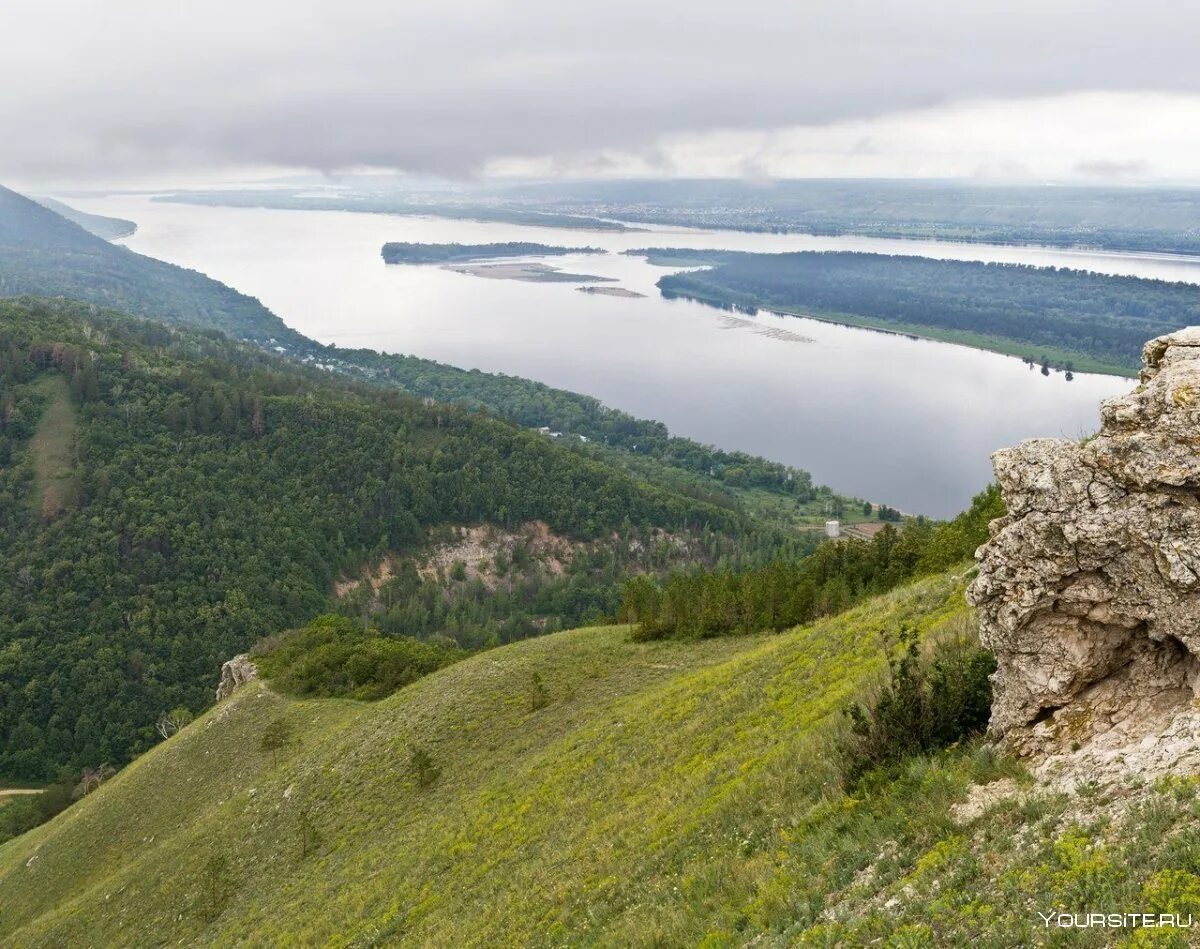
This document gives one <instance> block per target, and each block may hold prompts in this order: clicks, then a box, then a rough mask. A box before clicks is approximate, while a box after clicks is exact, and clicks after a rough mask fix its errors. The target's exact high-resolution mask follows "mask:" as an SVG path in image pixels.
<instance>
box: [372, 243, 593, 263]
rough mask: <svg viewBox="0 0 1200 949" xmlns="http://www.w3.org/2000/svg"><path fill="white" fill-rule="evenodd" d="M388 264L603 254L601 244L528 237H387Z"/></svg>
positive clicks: (384, 248) (385, 251)
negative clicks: (442, 240) (419, 240)
mask: <svg viewBox="0 0 1200 949" xmlns="http://www.w3.org/2000/svg"><path fill="white" fill-rule="evenodd" d="M382 253H383V260H384V263H388V264H443V263H449V262H452V261H465V260H499V259H502V258H504V257H561V256H564V255H566V254H603V253H605V251H604V249H603V248H601V247H557V246H554V245H551V244H534V243H530V242H529V241H507V242H506V243H503V244H412V243H406V242H402V241H389V242H388V243H386V244H384V245H383V251H382Z"/></svg>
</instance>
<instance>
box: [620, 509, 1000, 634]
mask: <svg viewBox="0 0 1200 949" xmlns="http://www.w3.org/2000/svg"><path fill="white" fill-rule="evenodd" d="M1003 514H1004V507H1003V501H1002V500H1001V498H1000V492H999V489H998V488H997V487H996V486H994V485H993V486H992V487H990V488H988V489H987V490H986V491H984V492H982V493H981V494H979V495H977V496H976V497H975V499H974V501H973V502H972V504H971V507H970V508H969V509H968V510H966V511H964V512H963V513H962V514H960V515H959V516H958V517H957V518H955V519H954V520H953V521H950V522H947V523H944V524H931V523H929V522H927V521H923V520H919V521H912V522H910V523H908V524H906V525H905V526H904V527H902V528H896V527H894V526H892V525H891V524H888V525H887V526H886V527H884V528H883V530H881V531H880V532H879V533H878V534H876V535H875V536H874V537H873V538H872V539H871V540H870V541H860V540H840V541H830V542H826V543H825V544H822V545H821V547H820V548H818V549H817V551H816V552H815V553H814V554H812V555H811V556H809V557H806V558H804V559H800V560H777V561H775V562H773V563H770V564H767V565H766V566H763V567H758V568H752V569H747V570H731V569H719V570H709V571H701V570H679V571H674V572H672V573H671V574H670V575H669V576H668V577H667V579H666V580H665V581H664V582H661V583H660V582H658V581H656V580H655V579H654V578H653V577H650V576H639V577H634V578H632V579H630V580H628V581H627V582H626V584H625V588H624V591H623V596H622V601H621V616H622V618H623V619H624V620H626V621H627V622H631V623H634V624H636V630H635V633H634V635H635V637H636V638H638V639H644V640H648V639H673V638H674V639H702V638H706V637H710V636H727V635H731V634H745V633H758V632H763V631H767V630H775V631H779V630H784V629H790V628H791V627H793V626H798V625H801V624H803V623H808V622H812V621H813V620H815V619H817V618H819V617H821V616H828V615H831V614H834V613H838V612H841V611H842V610H844V609H846V608H848V607H849V606H851V605H853V604H854V603H856V602H858V601H859V600H862V599H863V598H865V597H868V596H872V595H874V594H877V593H882V592H884V591H886V590H890V589H892V588H893V587H895V586H897V585H899V584H901V583H904V582H906V581H908V580H911V579H913V578H914V577H918V576H921V575H924V574H929V573H936V572H938V571H940V570H944V569H946V568H947V567H949V566H952V565H953V564H955V563H958V562H960V561H962V560H964V559H966V558H968V557H970V556H971V555H972V554H973V553H974V551H975V549H976V548H977V547H978V546H979V545H980V544H982V543H983V542H984V541H985V540H986V539H987V536H988V523H989V522H990V521H991V520H992V519H994V518H996V517H1000V516H1002V515H1003Z"/></svg>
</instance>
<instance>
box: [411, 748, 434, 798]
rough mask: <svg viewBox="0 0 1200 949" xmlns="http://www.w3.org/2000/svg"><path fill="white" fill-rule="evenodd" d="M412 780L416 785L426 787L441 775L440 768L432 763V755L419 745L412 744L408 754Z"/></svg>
mask: <svg viewBox="0 0 1200 949" xmlns="http://www.w3.org/2000/svg"><path fill="white" fill-rule="evenodd" d="M409 765H410V767H411V768H412V773H413V780H414V781H416V782H417V787H419V788H427V787H429V786H430V785H431V784H433V783H434V782H435V781H436V780H437V779H438V778H440V777H441V776H442V769H441V768H439V767H438V766H437V765H436V764H434V761H433V756H432V755H431V754H430V753H429V752H428V751H426V750H425V749H424V748H422V747H421V746H420V745H414V746H413V747H412V750H411V752H410V755H409Z"/></svg>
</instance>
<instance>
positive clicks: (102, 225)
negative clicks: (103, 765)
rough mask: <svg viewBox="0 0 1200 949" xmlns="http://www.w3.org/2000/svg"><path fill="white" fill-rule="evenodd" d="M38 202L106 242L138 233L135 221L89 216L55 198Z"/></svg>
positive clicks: (40, 199) (39, 199)
mask: <svg viewBox="0 0 1200 949" xmlns="http://www.w3.org/2000/svg"><path fill="white" fill-rule="evenodd" d="M36 200H37V203H38V204H40V205H41V206H42V207H45V208H49V209H50V210H51V211H53V212H54V213H55V214H59V215H61V216H62V217H65V218H66V219H67V220H68V221H71V222H72V223H74V224H78V225H79V226H80V227H82V228H83V229H84V230H85V231H87V232H88V233H89V234H92V235H95V236H96V237H99V238H102V239H103V240H106V241H115V240H118V239H119V238H122V237H129V236H130V235H131V234H133V233H134V232H136V231H137V225H136V224H135V223H134V222H133V221H127V220H125V219H124V218H119V217H105V216H104V215H102V214H88V213H87V212H86V211H79V210H76V209H75V208H73V207H71V206H70V205H69V204H63V203H62V202H61V201H55V200H54V199H53V198H46V197H41V198H37V199H36Z"/></svg>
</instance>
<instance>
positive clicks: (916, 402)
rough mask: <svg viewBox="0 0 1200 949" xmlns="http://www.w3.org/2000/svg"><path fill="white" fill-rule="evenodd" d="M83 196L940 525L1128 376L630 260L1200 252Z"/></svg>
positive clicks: (273, 279)
mask: <svg viewBox="0 0 1200 949" xmlns="http://www.w3.org/2000/svg"><path fill="white" fill-rule="evenodd" d="M72 203H73V204H74V205H76V206H77V207H79V208H81V209H82V210H86V211H92V212H95V213H98V214H107V215H111V216H115V217H123V218H128V219H130V220H133V221H136V222H137V224H138V231H137V233H136V234H135V235H134V236H133V237H131V238H129V239H127V240H126V241H124V243H126V244H127V245H128V246H129V247H131V248H132V249H134V250H136V251H139V252H140V253H143V254H149V255H150V256H153V257H158V258H160V259H162V260H168V261H171V262H172V263H176V264H181V265H183V266H186V267H192V268H195V269H197V270H201V271H203V272H204V273H206V274H209V275H210V276H212V277H215V278H217V279H218V280H222V281H224V282H225V283H228V284H230V285H231V286H233V287H236V288H237V289H238V290H241V291H243V292H245V293H248V294H251V295H253V296H256V297H258V298H259V299H261V300H262V301H263V303H265V304H266V305H267V306H268V307H270V308H271V309H272V310H273V311H274V312H275V313H277V314H279V316H280V317H282V318H283V320H284V321H285V322H286V323H288V324H289V325H290V326H293V327H295V328H296V329H297V330H299V331H300V332H302V333H305V334H306V335H308V336H311V337H314V338H316V339H318V340H321V341H323V342H327V343H337V344H338V345H345V346H365V347H371V348H374V349H380V350H385V351H388V352H402V353H412V354H415V355H418V356H424V357H428V358H431V359H437V360H440V361H442V362H446V363H450V364H452V365H456V366H463V367H466V368H478V369H482V370H487V371H492V372H504V373H509V374H511V375H520V376H527V377H529V378H532V379H538V380H541V381H542V382H545V383H548V384H549V385H552V386H556V387H559V388H563V389H571V390H574V391H576V392H584V393H588V394H589V395H594V396H596V397H598V398H600V399H601V400H603V401H604V402H606V403H608V404H609V405H612V406H616V407H618V408H621V409H624V410H626V411H628V412H631V413H633V414H635V415H638V416H641V417H645V418H655V419H659V420H661V421H663V422H665V423H666V424H667V425H669V426H670V428H671V430H672V431H673V432H675V433H677V434H680V435H687V436H689V437H691V438H695V439H698V440H700V441H703V442H708V443H711V444H714V445H719V446H721V447H723V448H730V449H742V450H745V451H749V452H753V453H755V454H759V455H764V456H766V457H768V458H772V459H775V460H778V461H784V462H788V463H790V464H793V465H796V466H798V467H801V468H805V469H807V470H809V471H811V472H812V473H813V476H814V477H815V478H816V479H817V481H818V482H820V483H825V484H829V485H831V486H832V487H834V488H835V489H836V490H838V491H841V492H844V493H847V494H854V495H858V496H861V497H867V498H870V499H872V500H874V501H881V502H886V503H888V504H891V505H893V506H895V507H899V508H900V509H902V510H905V511H910V512H914V513H916V512H921V513H925V514H930V515H934V516H939V517H942V516H948V515H951V514H953V513H955V512H957V511H959V510H961V509H962V508H963V507H964V506H965V505H966V504H967V503H968V501H969V500H970V498H971V496H972V495H973V494H974V493H975V492H977V491H979V490H980V489H981V488H983V486H984V485H986V484H987V483H988V481H989V480H990V478H991V467H990V463H989V460H988V456H989V454H990V453H991V452H992V451H994V450H995V449H997V448H1000V447H1003V446H1006V445H1011V444H1013V443H1015V442H1017V441H1019V440H1020V439H1023V438H1030V437H1033V436H1042V435H1060V436H1066V437H1072V438H1073V437H1078V436H1081V435H1084V434H1086V433H1088V432H1090V431H1092V430H1093V429H1094V428H1095V426H1096V423H1097V409H1098V403H1099V402H1100V400H1101V399H1104V398H1106V397H1109V396H1112V395H1115V394H1117V393H1120V392H1125V391H1128V389H1129V388H1130V387H1131V386H1132V382H1131V381H1129V380H1125V379H1117V378H1112V377H1105V376H1093V375H1077V376H1076V377H1075V379H1074V381H1072V382H1067V381H1066V380H1065V378H1064V377H1063V376H1062V375H1060V374H1051V375H1050V376H1049V377H1044V376H1042V375H1041V373H1040V372H1039V371H1037V370H1030V369H1029V368H1028V367H1026V366H1025V365H1024V364H1023V363H1022V362H1021V361H1020V360H1017V359H1012V358H1008V357H1004V356H998V355H994V354H991V353H985V352H980V351H977V350H973V349H967V348H964V347H961V346H953V345H949V344H945V343H938V342H931V341H927V340H915V339H910V338H907V337H903V336H896V335H891V334H886V333H878V332H872V331H869V330H860V329H852V328H848V327H841V326H834V325H830V324H827V323H821V322H818V321H815V320H808V319H802V318H798V317H783V316H775V315H770V314H760V315H759V316H757V317H753V318H750V317H745V316H732V315H729V314H725V313H723V312H721V311H719V310H715V309H712V308H710V307H706V306H703V305H700V304H697V303H691V302H688V301H682V300H675V301H667V300H664V299H662V298H661V297H660V296H659V294H658V291H657V290H656V289H655V286H654V284H655V281H656V280H657V279H658V278H659V277H660V276H661V275H662V274H663V273H665V272H667V271H665V270H664V269H662V268H659V267H653V266H650V265H649V264H647V263H646V262H645V261H644V260H642V259H640V258H632V257H624V256H620V255H619V254H618V253H615V252H619V251H621V250H626V249H628V248H633V247H644V246H651V245H658V246H677V247H719V248H730V249H739V250H761V251H784V250H806V249H843V250H869V251H879V252H884V253H908V254H923V255H926V256H937V257H949V258H961V259H967V260H997V261H1011V262H1024V263H1033V264H1042V265H1047V264H1053V265H1056V266H1066V267H1075V268H1080V269H1086V270H1096V271H1101V272H1106V273H1119V274H1132V275H1139V276H1147V277H1160V278H1164V279H1170V280H1186V281H1189V282H1194V283H1200V258H1195V259H1190V258H1182V259H1181V258H1169V257H1162V256H1153V255H1145V256H1142V255H1123V254H1112V253H1094V252H1084V251H1073V250H1057V249H1052V248H1043V247H1003V246H990V245H976V244H953V243H939V242H934V241H888V240H879V239H871V238H850V237H847V238H814V237H808V236H804V235H773V234H749V233H738V232H722V231H711V232H710V231H701V230H692V229H669V228H653V229H652V232H651V233H645V232H634V233H610V232H594V231H568V230H562V229H553V228H535V227H522V226H518V225H509V224H494V223H481V222H473V221H458V220H447V219H441V218H429V217H401V216H392V215H376V214H356V213H348V212H337V211H280V210H265V209H239V208H216V207H197V206H189V205H183V204H167V203H156V202H151V201H150V200H148V199H147V198H145V197H131V196H125V195H121V196H109V197H104V198H92V199H79V198H75V199H72ZM389 240H398V241H423V242H439V243H440V242H448V241H458V242H461V243H471V244H475V243H488V242H493V241H513V240H521V241H536V242H539V243H544V244H556V245H568V246H583V245H591V246H599V247H603V248H605V249H606V250H608V251H610V253H608V254H606V255H588V256H582V255H581V256H568V257H563V258H552V259H549V260H548V261H546V262H547V263H550V264H553V265H555V266H558V267H561V268H562V269H564V270H567V271H570V272H573V273H585V274H596V275H600V276H609V277H615V278H618V280H619V284H611V286H618V285H619V286H621V287H624V288H626V289H628V290H632V291H636V292H639V293H643V294H646V297H645V298H643V299H632V298H620V297H613V296H604V295H599V294H589V293H580V292H578V291H577V289H576V287H575V285H573V284H564V283H529V282H521V281H515V280H498V279H485V278H481V277H476V276H471V275H468V274H462V273H455V272H452V271H449V270H444V269H441V268H439V267H435V266H388V265H385V264H384V263H383V261H382V260H381V258H380V255H379V250H380V246H381V245H382V244H383V243H384V242H385V241H389Z"/></svg>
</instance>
